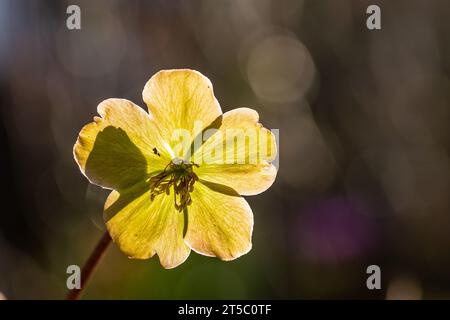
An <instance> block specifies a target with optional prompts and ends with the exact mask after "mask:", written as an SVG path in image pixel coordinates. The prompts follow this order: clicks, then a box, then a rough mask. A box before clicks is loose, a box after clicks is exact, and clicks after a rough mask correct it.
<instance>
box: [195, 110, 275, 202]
mask: <svg viewBox="0 0 450 320" xmlns="http://www.w3.org/2000/svg"><path fill="white" fill-rule="evenodd" d="M258 120H259V116H258V113H257V112H256V111H254V110H252V109H249V108H239V109H234V110H231V111H229V112H226V113H225V114H224V115H223V119H222V123H221V126H220V128H219V129H218V130H216V131H211V132H212V135H211V136H210V137H209V138H208V139H207V140H206V142H204V143H203V145H202V146H201V148H199V149H198V150H197V151H196V153H195V154H194V156H193V157H192V159H191V160H192V161H193V162H195V163H197V164H199V165H200V167H199V168H198V169H197V170H196V173H197V174H198V175H199V177H201V178H202V179H203V180H207V181H210V182H214V183H219V184H224V185H227V186H229V187H231V188H233V189H234V190H236V191H237V192H238V193H239V194H241V195H255V194H258V193H261V192H263V191H265V190H266V189H267V188H269V187H270V186H271V185H272V183H273V182H274V180H275V177H276V174H277V169H276V168H275V166H274V165H273V164H271V161H273V160H274V159H275V157H276V154H277V146H276V140H275V136H274V135H273V133H272V132H271V131H270V130H268V129H266V128H264V127H263V126H262V125H261V124H260V123H259V122H258ZM206 134H207V132H206Z"/></svg>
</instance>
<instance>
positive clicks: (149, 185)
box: [74, 70, 277, 268]
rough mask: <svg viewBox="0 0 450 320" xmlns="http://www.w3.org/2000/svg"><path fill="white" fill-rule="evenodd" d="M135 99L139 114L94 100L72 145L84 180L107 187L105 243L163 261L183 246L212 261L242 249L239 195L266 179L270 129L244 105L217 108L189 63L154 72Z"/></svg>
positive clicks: (262, 186) (245, 222)
mask: <svg viewBox="0 0 450 320" xmlns="http://www.w3.org/2000/svg"><path fill="white" fill-rule="evenodd" d="M143 99H144V101H145V103H146V104H147V107H148V113H147V112H146V111H144V110H143V109H142V108H140V107H139V106H137V105H135V104H134V103H133V102H131V101H128V100H124V99H107V100H105V101H103V102H101V103H100V104H99V106H98V108H97V111H98V113H99V115H100V117H94V122H92V123H89V124H87V125H86V126H85V127H83V129H82V130H81V132H80V134H79V137H78V140H77V142H76V143H75V146H74V156H75V160H76V162H77V163H78V165H79V167H80V170H81V171H82V172H83V174H84V175H85V176H86V177H87V178H88V179H89V181H90V182H91V183H94V184H96V185H99V186H101V187H104V188H107V189H112V190H113V191H112V192H111V193H110V195H109V196H108V198H107V200H106V203H105V208H104V220H105V223H106V227H107V230H108V232H109V234H110V236H111V238H112V239H113V241H114V242H115V243H116V244H117V245H118V246H119V248H120V249H121V250H122V251H123V252H124V253H125V254H127V255H128V256H129V257H130V258H135V259H148V258H150V257H152V256H153V255H154V254H155V253H156V254H157V255H158V256H159V259H160V262H161V265H162V266H163V267H164V268H174V267H176V266H178V265H180V264H181V263H183V262H184V261H185V260H186V259H187V257H188V256H189V253H190V251H191V249H192V250H194V251H195V252H198V253H200V254H203V255H206V256H215V257H218V258H220V259H222V260H232V259H235V258H237V257H239V256H241V255H243V254H245V253H247V252H248V251H249V250H250V249H251V236H252V231H253V213H252V210H251V208H250V206H249V205H248V203H247V202H246V201H245V200H244V198H242V197H241V195H244V196H246V195H255V194H258V193H261V192H263V191H265V190H266V189H267V188H269V187H270V186H271V185H272V183H273V182H274V180H275V176H276V173H277V170H276V168H275V167H274V165H273V164H272V163H271V162H272V161H273V160H274V159H275V156H276V152H277V151H276V143H275V138H274V135H273V134H272V132H271V131H269V130H267V129H265V128H264V127H263V126H262V125H261V124H260V123H258V114H257V112H256V111H254V110H252V109H248V108H239V109H234V110H232V111H229V112H226V113H225V114H222V111H221V108H220V105H219V103H218V101H217V100H216V98H215V97H214V94H213V89H212V84H211V82H210V81H209V79H208V78H206V77H205V76H203V75H202V74H200V73H199V72H197V71H193V70H163V71H160V72H158V73H156V74H155V75H154V76H153V77H152V78H151V79H150V80H149V81H148V82H147V84H146V85H145V88H144V91H143Z"/></svg>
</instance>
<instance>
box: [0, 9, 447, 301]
mask: <svg viewBox="0 0 450 320" xmlns="http://www.w3.org/2000/svg"><path fill="white" fill-rule="evenodd" d="M70 4H77V5H79V6H80V8H81V30H72V31H70V30H68V29H67V28H66V19H67V17H68V14H66V9H67V6H68V5H70ZM371 4H377V5H379V6H380V8H381V22H382V29H381V30H374V31H370V30H368V29H367V28H366V18H367V17H368V15H367V14H366V8H367V7H368V6H369V5H371ZM449 40H450V2H449V1H448V0H432V1H425V0H421V1H412V0H403V1H401V0H397V1H375V0H370V1H365V0H352V1H350V0H339V1H337V0H309V1H308V0H304V1H301V0H232V1H225V0H216V1H207V0H204V1H191V0H189V1H181V0H179V1H163V0H159V1H106V0H105V1H87V0H86V1H70V2H66V1H47V2H44V1H13V0H2V1H1V2H0V105H1V126H0V140H1V148H2V149H1V152H0V155H1V157H0V159H1V171H0V172H1V203H0V204H1V210H0V297H6V298H8V299H18V298H24V299H28V298H43V299H49V298H53V299H59V298H63V297H64V295H65V292H66V287H65V286H66V277H67V274H66V268H67V266H68V265H70V264H79V265H82V264H83V263H84V261H85V259H86V258H87V257H88V255H89V253H90V252H91V250H92V249H93V247H94V245H95V243H96V242H97V241H98V239H99V238H100V236H101V234H102V232H103V230H104V224H103V221H102V207H103V203H104V201H105V197H106V195H107V193H108V192H107V191H106V190H102V189H101V188H99V187H96V186H93V185H90V184H88V181H87V180H86V179H85V178H84V177H83V176H82V174H81V173H80V171H79V170H78V167H77V165H76V164H75V162H74V159H73V155H72V146H73V144H74V142H75V140H76V137H77V135H78V132H79V130H80V129H81V127H82V126H83V125H84V124H86V123H88V122H90V121H91V120H92V117H93V116H94V115H95V114H96V106H97V104H98V103H99V102H101V101H102V100H103V99H106V98H110V97H118V98H127V99H130V100H132V101H134V102H135V103H137V104H139V105H141V106H142V107H144V103H143V102H142V97H141V94H142V89H143V87H144V84H145V82H146V81H147V80H148V79H149V78H150V76H151V75H153V74H154V73H155V72H157V71H158V70H160V69H169V68H182V67H186V68H191V69H196V70H199V71H200V72H202V73H203V74H205V75H206V76H207V77H209V78H210V79H211V81H212V83H213V84H214V88H215V95H216V97H217V98H218V100H219V102H220V103H221V105H222V109H223V110H224V111H228V110H230V109H233V108H236V107H241V106H248V107H252V108H254V109H256V110H257V111H258V112H259V114H260V116H261V121H262V123H263V124H264V125H265V126H266V127H268V128H279V129H280V145H279V147H280V158H279V160H280V162H279V164H280V165H279V166H280V167H279V173H278V177H277V180H276V182H275V184H274V185H273V187H272V188H270V189H269V190H268V191H266V192H265V193H263V194H261V195H258V196H255V197H248V198H247V199H248V201H249V203H250V204H251V206H252V208H253V212H254V215H255V229H254V237H253V242H254V243H253V250H252V251H251V252H250V253H249V254H247V255H246V256H243V257H241V258H240V259H238V260H235V261H233V262H228V263H226V262H221V261H219V260H217V259H213V258H207V257H203V256H199V255H197V254H194V253H192V254H191V256H190V257H189V259H188V260H187V262H186V263H184V264H183V265H181V266H180V267H178V268H176V269H174V270H164V269H162V268H161V267H160V265H159V261H158V259H157V258H153V259H150V260H145V261H133V260H129V259H128V258H127V257H126V256H125V255H124V254H122V253H121V252H120V251H119V250H118V249H117V247H115V246H112V247H111V248H110V249H109V251H108V254H107V256H106V258H105V259H104V260H103V261H102V263H101V264H100V266H99V269H98V271H97V273H96V274H95V276H94V278H93V281H92V282H91V284H90V286H89V288H88V289H87V291H86V295H85V297H86V298H107V299H109V298H111V299H112V298H114V299H121V298H124V299H131V298H140V299H166V298H168V299H172V298H178V299H185V298H194V299H195V298H219V299H221V298H235V299H241V298H300V299H304V298H344V299H347V298H348V299H351V298H363V299H386V298H387V299H397V298H404V299H408V298H410V299H428V298H450V201H449V192H450V161H449V145H450V132H449V131H450V129H449V120H450V117H449V104H450V90H449V89H450V81H449V80H450V79H449V71H450V70H449V68H450V41H449ZM371 264H376V265H379V266H380V268H381V272H382V289H381V290H372V291H370V290H368V289H367V288H366V278H367V277H368V275H367V274H366V268H367V266H369V265H371Z"/></svg>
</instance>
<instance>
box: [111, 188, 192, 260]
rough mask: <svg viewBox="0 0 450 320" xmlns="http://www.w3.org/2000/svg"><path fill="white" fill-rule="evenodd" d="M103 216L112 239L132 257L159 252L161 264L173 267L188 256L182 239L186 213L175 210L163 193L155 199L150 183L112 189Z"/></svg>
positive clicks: (148, 256) (171, 199)
mask: <svg viewBox="0 0 450 320" xmlns="http://www.w3.org/2000/svg"><path fill="white" fill-rule="evenodd" d="M104 219H105V222H106V226H107V229H108V231H109V234H110V235H111V238H112V239H113V240H114V242H115V243H116V244H117V245H118V246H119V248H120V249H121V250H122V251H123V252H124V253H125V254H127V255H128V256H129V257H130V258H134V259H148V258H150V257H152V256H153V255H154V254H155V253H156V254H157V255H158V257H159V260H160V262H161V265H162V266H163V267H164V268H166V269H170V268H175V267H176V266H178V265H180V264H181V263H183V262H184V261H185V260H186V259H187V257H188V256H189V253H190V248H189V247H188V246H187V245H186V243H185V242H184V241H183V230H184V215H183V213H182V212H181V213H180V212H178V211H177V210H175V207H174V202H173V197H171V196H167V195H165V194H161V195H158V196H156V197H155V198H154V199H153V201H152V200H151V197H150V192H149V191H148V186H142V185H140V186H138V187H133V188H131V189H127V190H125V191H121V192H120V193H119V192H117V191H113V192H111V194H110V195H109V197H108V199H107V201H106V204H105V210H104Z"/></svg>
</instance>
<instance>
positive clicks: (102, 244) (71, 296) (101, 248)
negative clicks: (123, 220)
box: [66, 231, 111, 300]
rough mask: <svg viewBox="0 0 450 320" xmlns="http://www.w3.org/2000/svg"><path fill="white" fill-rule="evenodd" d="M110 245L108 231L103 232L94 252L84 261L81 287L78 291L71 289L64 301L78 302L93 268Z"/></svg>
mask: <svg viewBox="0 0 450 320" xmlns="http://www.w3.org/2000/svg"><path fill="white" fill-rule="evenodd" d="M110 243H111V236H110V235H109V233H108V231H105V233H104V234H103V236H102V238H101V239H100V241H99V242H98V243H97V246H96V247H95V249H94V251H92V253H91V255H90V256H89V259H88V260H87V261H86V264H85V265H84V267H83V269H82V270H81V286H80V289H72V290H70V291H69V293H68V294H67V298H66V300H78V299H79V298H80V297H81V295H82V294H83V292H84V289H85V288H86V285H87V283H88V282H89V279H90V278H91V276H92V273H93V272H94V270H95V268H96V267H97V265H98V263H99V262H100V260H101V259H102V257H103V256H104V255H105V252H106V249H108V247H109V244H110Z"/></svg>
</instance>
